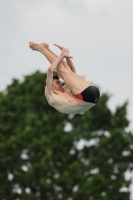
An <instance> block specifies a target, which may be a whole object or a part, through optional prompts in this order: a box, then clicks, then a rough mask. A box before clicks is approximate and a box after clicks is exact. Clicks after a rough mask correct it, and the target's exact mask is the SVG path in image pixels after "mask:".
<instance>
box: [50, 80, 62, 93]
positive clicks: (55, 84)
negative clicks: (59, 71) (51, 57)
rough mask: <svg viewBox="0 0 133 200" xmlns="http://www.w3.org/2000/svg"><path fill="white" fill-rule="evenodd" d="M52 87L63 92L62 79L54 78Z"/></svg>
mask: <svg viewBox="0 0 133 200" xmlns="http://www.w3.org/2000/svg"><path fill="white" fill-rule="evenodd" d="M52 88H53V89H54V90H58V91H61V92H62V91H63V88H62V84H61V82H60V80H58V79H53V86H52Z"/></svg>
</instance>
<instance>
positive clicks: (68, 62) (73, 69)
mask: <svg viewBox="0 0 133 200" xmlns="http://www.w3.org/2000/svg"><path fill="white" fill-rule="evenodd" d="M54 45H55V46H57V47H58V48H59V49H61V50H62V49H63V48H64V47H63V46H60V45H58V44H54ZM66 62H67V64H68V66H69V67H70V69H71V70H72V72H74V73H76V70H75V67H74V64H73V62H72V60H71V59H70V58H66Z"/></svg>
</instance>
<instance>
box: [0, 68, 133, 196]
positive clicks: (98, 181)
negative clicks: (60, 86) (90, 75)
mask: <svg viewBox="0 0 133 200" xmlns="http://www.w3.org/2000/svg"><path fill="white" fill-rule="evenodd" d="M45 78H46V74H43V73H41V72H38V71H37V72H36V73H34V74H32V75H30V76H26V77H25V78H24V80H23V81H22V82H19V81H18V80H15V79H14V80H13V82H12V84H11V85H9V86H8V87H7V89H6V91H4V92H1V93H0V183H1V185H0V199H1V200H18V199H21V200H33V199H35V200H58V199H63V200H125V199H126V200H127V199H129V192H128V191H125V192H124V191H121V188H122V187H126V188H128V187H129V184H130V180H128V181H127V180H126V179H125V176H124V174H125V172H126V171H127V170H132V168H133V157H132V154H133V145H132V144H133V135H132V133H131V132H128V131H127V129H126V128H127V127H128V125H129V121H128V120H127V116H126V114H127V102H126V103H124V104H123V105H122V106H119V107H117V108H116V111H115V112H114V113H113V112H112V111H111V110H110V109H109V108H108V106H107V103H108V100H109V96H108V95H107V94H102V95H101V98H100V100H99V102H98V104H97V105H96V106H95V107H94V108H92V109H91V110H90V111H88V112H86V113H84V114H83V115H75V116H71V115H64V114H61V113H59V112H57V111H56V110H55V109H53V108H52V107H51V106H49V105H48V103H47V101H46V99H45V96H44V94H43V93H44V92H43V91H44V82H45ZM68 125H70V127H71V128H70V130H66V128H67V127H69V126H68ZM81 141H84V143H83V145H82V148H80V146H79V144H80V143H81Z"/></svg>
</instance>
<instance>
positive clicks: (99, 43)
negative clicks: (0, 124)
mask: <svg viewBox="0 0 133 200" xmlns="http://www.w3.org/2000/svg"><path fill="white" fill-rule="evenodd" d="M29 41H34V42H37V43H41V42H47V43H48V44H49V45H50V48H51V50H53V51H54V52H55V53H56V54H57V55H59V54H60V50H59V49H57V47H55V46H54V45H53V44H54V43H57V44H60V45H63V46H66V47H68V48H69V49H70V55H71V56H73V62H74V65H75V68H76V71H77V74H79V75H81V76H84V78H85V79H86V80H88V81H90V82H91V83H93V84H96V85H97V86H99V88H100V91H101V93H103V92H106V93H108V94H109V95H111V97H110V100H109V103H108V105H109V107H110V109H111V110H112V111H115V109H116V107H117V106H119V105H122V104H123V103H124V102H125V101H128V102H129V105H128V113H127V117H128V119H129V120H130V126H129V129H130V130H132V131H133V92H132V89H133V1H132V0H126V1H125V0H65V1H63V0H38V1H36V0H28V1H24V0H19V1H18V0H10V1H9V0H1V1H0V44H1V45H0V55H1V56H0V90H1V91H2V90H4V89H5V88H6V86H7V85H9V84H11V82H12V79H13V78H16V79H20V80H23V77H24V76H25V75H29V74H31V73H34V72H35V71H37V70H40V71H41V72H47V68H48V67H49V62H48V61H47V60H46V58H45V57H44V56H43V55H42V54H40V53H39V52H34V51H32V50H31V49H29V48H28V46H29V44H28V43H29Z"/></svg>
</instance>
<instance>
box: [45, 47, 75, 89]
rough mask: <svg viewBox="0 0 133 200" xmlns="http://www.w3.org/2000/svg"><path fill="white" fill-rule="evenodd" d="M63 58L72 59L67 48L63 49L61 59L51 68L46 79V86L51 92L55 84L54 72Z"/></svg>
mask: <svg viewBox="0 0 133 200" xmlns="http://www.w3.org/2000/svg"><path fill="white" fill-rule="evenodd" d="M63 58H72V57H71V56H69V50H68V49H67V48H63V49H62V52H61V54H60V55H59V57H58V58H57V59H56V60H55V61H54V62H53V63H52V64H51V65H50V66H49V68H48V72H47V78H46V85H47V88H48V90H49V91H50V90H51V88H52V83H53V71H54V70H55V69H56V67H57V66H58V64H59V63H60V62H61V61H62V60H63Z"/></svg>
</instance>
